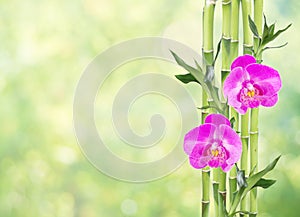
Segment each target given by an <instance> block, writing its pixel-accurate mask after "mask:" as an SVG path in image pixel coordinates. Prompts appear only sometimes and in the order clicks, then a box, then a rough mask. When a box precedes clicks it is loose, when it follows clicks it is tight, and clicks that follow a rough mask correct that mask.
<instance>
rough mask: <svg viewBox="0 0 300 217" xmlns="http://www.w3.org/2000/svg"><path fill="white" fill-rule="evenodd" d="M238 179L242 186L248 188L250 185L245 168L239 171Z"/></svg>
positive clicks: (239, 184)
mask: <svg viewBox="0 0 300 217" xmlns="http://www.w3.org/2000/svg"><path fill="white" fill-rule="evenodd" d="M236 180H237V183H238V186H239V187H240V188H242V187H244V188H246V187H247V186H248V183H247V179H246V176H245V170H239V171H238V172H237V176H236Z"/></svg>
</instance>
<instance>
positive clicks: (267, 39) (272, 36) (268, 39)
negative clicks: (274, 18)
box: [262, 24, 292, 46]
mask: <svg viewBox="0 0 300 217" xmlns="http://www.w3.org/2000/svg"><path fill="white" fill-rule="evenodd" d="M291 26H292V24H289V25H288V26H287V27H285V28H284V29H281V30H278V31H277V32H276V33H275V34H273V33H272V32H271V31H270V30H269V32H268V35H267V36H266V37H265V38H264V39H263V41H262V45H263V46H264V45H266V44H268V43H269V42H271V41H274V40H275V39H276V38H277V37H278V36H279V35H280V34H281V33H283V32H285V31H286V30H288V29H289V28H290V27H291ZM274 28H275V27H274Z"/></svg>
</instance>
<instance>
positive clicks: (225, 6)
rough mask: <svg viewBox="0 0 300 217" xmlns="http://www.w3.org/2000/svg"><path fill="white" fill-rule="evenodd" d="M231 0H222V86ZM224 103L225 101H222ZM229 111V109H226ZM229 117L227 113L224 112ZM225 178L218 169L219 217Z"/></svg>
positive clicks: (226, 67) (227, 67) (226, 68)
mask: <svg viewBox="0 0 300 217" xmlns="http://www.w3.org/2000/svg"><path fill="white" fill-rule="evenodd" d="M230 42H231V0H223V1H222V70H221V81H222V87H223V83H224V80H225V79H226V77H227V76H228V74H229V72H230V64H231V59H230V46H231V43H230ZM223 103H225V101H224V102H223ZM227 111H228V112H229V110H228V109H227ZM226 116H227V117H229V113H228V114H226ZM226 178H227V175H226V173H224V172H223V171H222V170H221V169H219V190H218V203H219V217H225V212H224V210H225V209H226V197H227V190H226Z"/></svg>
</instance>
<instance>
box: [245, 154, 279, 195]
mask: <svg viewBox="0 0 300 217" xmlns="http://www.w3.org/2000/svg"><path fill="white" fill-rule="evenodd" d="M280 157H281V156H279V157H277V158H276V159H275V160H274V161H273V162H272V163H270V164H269V165H268V166H267V167H266V168H265V169H263V170H261V171H260V172H258V173H256V174H254V175H252V176H250V177H249V178H248V180H247V182H248V187H247V188H246V189H245V193H247V192H248V191H250V190H251V189H252V188H253V187H254V186H255V185H256V183H257V182H258V181H259V180H260V179H261V178H262V177H263V176H264V175H266V174H267V173H269V172H270V171H272V170H273V169H274V168H275V166H276V164H277V162H278V161H279V159H280Z"/></svg>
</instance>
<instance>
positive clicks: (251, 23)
mask: <svg viewBox="0 0 300 217" xmlns="http://www.w3.org/2000/svg"><path fill="white" fill-rule="evenodd" d="M248 21H249V26H250V29H251V31H252V33H253V35H255V36H256V37H257V38H260V36H259V34H258V30H257V26H256V24H255V23H254V21H253V20H252V19H251V17H250V15H248Z"/></svg>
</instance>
